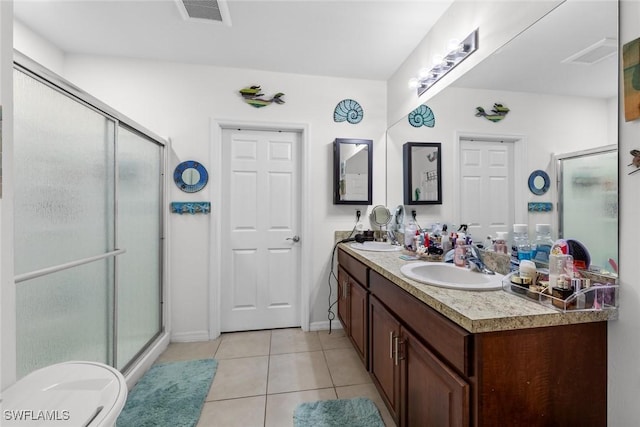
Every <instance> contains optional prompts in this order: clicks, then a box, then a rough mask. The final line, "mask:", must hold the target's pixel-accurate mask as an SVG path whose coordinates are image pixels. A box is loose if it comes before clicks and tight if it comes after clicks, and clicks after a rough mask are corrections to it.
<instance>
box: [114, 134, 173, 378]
mask: <svg viewBox="0 0 640 427" xmlns="http://www.w3.org/2000/svg"><path fill="white" fill-rule="evenodd" d="M161 154H162V152H161V147H160V146H158V145H157V144H155V143H154V142H152V141H150V140H148V139H146V138H144V137H142V136H140V135H138V134H135V133H133V132H131V131H129V130H127V129H124V128H119V129H118V162H119V169H118V174H119V180H118V246H120V247H124V248H126V249H127V252H126V253H125V254H124V255H121V256H119V257H118V301H117V303H118V334H117V341H118V347H117V348H118V356H117V368H123V367H124V366H125V365H126V364H127V363H129V362H130V361H131V359H132V358H133V357H134V356H135V355H136V354H137V353H138V352H139V351H140V349H141V348H143V347H144V346H145V345H146V344H147V343H148V342H149V341H150V340H151V339H152V338H154V336H155V335H156V334H157V333H158V332H160V329H161V326H162V324H161V313H160V307H161V304H160V297H161V287H160V286H161V264H160V261H161V250H162V246H161V240H160V238H161V235H160V232H161V223H160V221H161V217H160V212H161V203H162V194H161V161H160V160H161Z"/></svg>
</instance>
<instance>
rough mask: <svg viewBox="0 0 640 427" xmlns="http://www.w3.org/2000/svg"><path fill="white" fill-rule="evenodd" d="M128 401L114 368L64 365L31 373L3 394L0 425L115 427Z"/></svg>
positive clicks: (25, 426)
mask: <svg viewBox="0 0 640 427" xmlns="http://www.w3.org/2000/svg"><path fill="white" fill-rule="evenodd" d="M126 400H127V384H126V382H125V379H124V377H123V376H122V374H121V373H120V372H118V371H117V370H116V369H114V368H112V367H110V366H107V365H105V364H102V363H97V362H65V363H59V364H56V365H51V366H47V367H45V368H42V369H38V370H36V371H34V372H31V373H30V374H28V375H27V376H25V377H24V378H22V379H20V380H19V381H18V382H16V383H15V384H13V385H11V386H10V387H9V388H7V389H6V390H5V391H4V392H3V393H2V402H0V409H2V412H1V414H0V417H1V419H0V424H1V425H2V426H3V427H5V426H16V427H17V426H20V427H27V426H28V427H35V426H41V427H44V426H51V425H60V426H64V427H72V426H77V427H83V426H90V427H98V426H104V427H106V426H112V425H115V422H116V419H117V418H118V415H119V414H120V412H121V411H122V408H123V407H124V404H125V402H126Z"/></svg>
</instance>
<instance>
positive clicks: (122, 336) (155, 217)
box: [14, 67, 164, 378]
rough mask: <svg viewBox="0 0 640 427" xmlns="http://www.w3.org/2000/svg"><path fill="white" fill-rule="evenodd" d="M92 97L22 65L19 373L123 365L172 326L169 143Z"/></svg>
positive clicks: (18, 84)
mask: <svg viewBox="0 0 640 427" xmlns="http://www.w3.org/2000/svg"><path fill="white" fill-rule="evenodd" d="M87 99H90V97H86V98H79V97H77V96H73V95H70V94H69V93H67V92H65V90H62V89H61V88H60V87H58V86H56V85H55V84H53V83H51V82H49V81H45V80H44V79H43V78H40V77H38V76H37V75H35V74H32V73H31V72H30V71H28V70H26V69H24V68H21V67H16V69H15V70H14V114H15V118H14V124H15V125H14V128H15V130H14V135H15V143H14V147H15V148H14V160H15V185H14V189H15V198H14V203H15V205H14V206H15V220H14V223H15V225H14V231H15V237H14V251H15V253H14V255H15V272H16V278H15V281H16V313H17V315H16V316H17V320H16V351H17V366H16V371H17V372H16V374H17V377H18V378H20V377H23V376H24V375H26V374H28V373H29V372H31V371H33V370H35V369H38V368H41V367H44V366H47V365H50V364H54V363H58V362H64V361H69V360H88V361H96V362H102V363H106V364H108V365H111V366H114V367H116V368H118V369H120V370H121V371H125V370H127V369H128V368H129V366H131V365H132V364H133V363H134V362H135V361H136V360H137V358H138V357H139V356H140V355H141V354H142V352H143V351H144V350H145V349H146V347H147V346H148V345H149V344H150V343H152V342H153V341H154V340H155V339H156V338H157V337H158V336H159V335H160V334H161V332H162V330H163V320H162V280H163V278H162V264H163V245H162V242H163V237H162V234H163V221H164V218H163V209H162V206H163V170H164V146H163V145H162V143H161V142H158V141H156V140H155V139H154V138H152V137H150V136H148V135H147V134H145V133H144V132H142V131H139V130H137V127H134V126H130V125H129V124H128V123H125V122H124V121H121V118H120V116H119V115H112V113H109V112H105V111H109V110H108V109H105V107H104V106H101V107H100V109H98V108H96V107H94V106H93V105H91V104H90V103H89V102H88V101H87Z"/></svg>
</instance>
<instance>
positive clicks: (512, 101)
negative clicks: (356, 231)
mask: <svg viewBox="0 0 640 427" xmlns="http://www.w3.org/2000/svg"><path fill="white" fill-rule="evenodd" d="M495 102H498V103H502V104H503V105H505V106H507V107H508V108H509V109H510V112H509V113H508V114H507V116H506V117H505V118H504V119H503V120H502V121H500V122H497V123H494V122H491V121H489V120H487V119H485V118H483V117H476V116H475V112H476V107H478V106H481V107H484V108H485V110H487V111H488V110H490V109H491V108H492V107H493V103H495ZM427 105H428V106H429V107H430V108H431V110H432V111H433V113H434V115H435V118H436V122H435V123H436V124H435V126H434V127H433V128H428V127H421V128H415V127H413V126H411V125H410V124H409V123H408V122H407V120H406V117H405V118H403V120H400V121H399V122H398V123H396V124H395V125H394V126H392V127H391V128H390V130H389V132H388V139H387V145H388V147H387V156H388V157H387V158H388V175H387V185H388V190H387V192H388V194H389V197H388V202H387V203H388V204H389V206H395V205H398V204H402V203H403V198H402V194H403V193H402V188H403V181H402V177H403V167H402V165H403V162H402V145H403V144H404V143H405V142H409V141H412V142H440V143H442V159H443V160H442V161H443V164H442V180H443V181H442V205H441V206H438V205H416V206H413V205H412V206H411V209H415V210H416V211H417V214H418V223H419V224H421V225H423V226H427V225H428V224H430V223H433V222H435V221H440V222H443V223H448V224H451V223H452V222H453V223H456V224H458V223H459V222H458V221H459V220H464V218H461V219H459V218H458V217H457V206H456V204H457V203H456V197H457V188H455V182H456V180H455V174H456V173H457V168H456V167H455V165H456V164H457V162H458V158H457V149H456V144H455V142H456V135H457V134H458V133H464V134H477V135H479V136H481V135H501V136H511V135H515V136H521V137H523V138H524V140H525V142H526V147H527V150H526V156H525V157H526V164H525V165H524V171H520V172H523V173H521V175H523V176H522V177H521V178H523V179H520V180H519V181H518V182H516V187H515V191H516V192H517V193H519V194H520V195H521V196H522V198H521V203H522V204H523V206H521V209H523V210H524V211H525V212H526V210H527V206H526V204H527V203H528V202H553V201H555V199H554V196H555V194H554V191H553V190H552V191H550V192H548V193H547V194H545V195H543V196H536V195H534V194H532V193H531V192H530V191H529V188H528V185H527V178H528V176H529V174H530V173H531V172H533V171H534V170H536V169H542V170H545V171H546V172H547V173H548V174H549V175H550V176H551V178H552V181H553V167H552V163H551V155H552V154H559V153H568V152H572V151H578V150H584V149H587V148H593V147H599V146H603V145H608V144H613V143H615V140H612V139H611V138H612V137H611V134H610V132H609V129H610V128H611V127H613V126H614V124H615V123H616V122H615V121H613V122H609V121H608V119H610V118H611V117H612V116H613V117H615V114H612V112H611V105H612V104H611V102H609V101H607V100H596V99H591V98H581V97H559V96H550V95H537V94H530V93H519V92H506V91H502V92H500V91H493V90H477V89H461V88H454V87H449V88H447V89H446V90H445V91H442V92H440V93H439V94H438V95H437V96H435V97H433V98H432V99H431V100H430V101H429V102H428V103H427ZM613 113H615V111H614V112H613ZM525 215H526V217H525V218H523V219H522V220H524V221H525V222H528V223H529V224H530V227H529V234H530V235H531V236H534V235H535V234H534V233H535V224H538V223H549V224H554V223H555V216H556V215H555V212H551V213H542V212H537V213H528V212H527V213H526V214H525ZM517 221H518V222H519V221H521V220H517ZM507 231H510V230H507ZM556 232H557V229H554V235H556V234H555V233H556Z"/></svg>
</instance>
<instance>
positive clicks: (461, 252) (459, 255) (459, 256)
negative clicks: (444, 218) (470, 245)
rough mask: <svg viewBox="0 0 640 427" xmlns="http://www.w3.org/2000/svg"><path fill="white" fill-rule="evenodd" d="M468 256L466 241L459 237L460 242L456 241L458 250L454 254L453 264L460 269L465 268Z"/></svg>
mask: <svg viewBox="0 0 640 427" xmlns="http://www.w3.org/2000/svg"><path fill="white" fill-rule="evenodd" d="M466 254H467V247H466V245H465V239H464V237H462V236H458V240H456V249H455V251H454V252H453V263H454V264H455V265H457V266H458V267H464V265H465V261H466V260H465V257H466Z"/></svg>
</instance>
